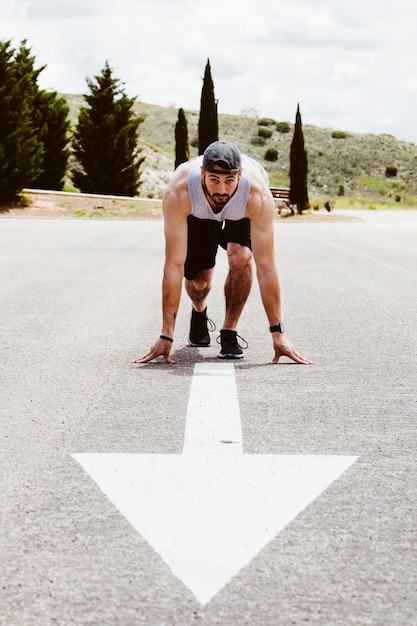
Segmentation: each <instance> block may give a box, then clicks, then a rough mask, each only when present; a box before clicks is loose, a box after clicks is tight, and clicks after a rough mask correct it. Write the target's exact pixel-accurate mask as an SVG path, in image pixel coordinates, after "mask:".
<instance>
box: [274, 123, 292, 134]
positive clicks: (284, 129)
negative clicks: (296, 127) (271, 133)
mask: <svg viewBox="0 0 417 626" xmlns="http://www.w3.org/2000/svg"><path fill="white" fill-rule="evenodd" d="M276 129H277V131H278V132H279V133H289V132H290V130H291V124H290V123H289V122H277V126H276Z"/></svg>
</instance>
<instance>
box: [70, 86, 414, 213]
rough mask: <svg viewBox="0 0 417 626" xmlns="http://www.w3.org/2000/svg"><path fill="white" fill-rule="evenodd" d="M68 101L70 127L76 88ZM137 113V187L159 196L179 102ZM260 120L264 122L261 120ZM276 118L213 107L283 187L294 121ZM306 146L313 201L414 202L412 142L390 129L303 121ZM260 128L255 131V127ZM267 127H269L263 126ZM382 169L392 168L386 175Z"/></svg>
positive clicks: (224, 128) (78, 99)
mask: <svg viewBox="0 0 417 626" xmlns="http://www.w3.org/2000/svg"><path fill="white" fill-rule="evenodd" d="M65 97H66V99H67V101H68V104H69V106H70V118H71V123H72V125H73V127H74V126H75V124H76V121H77V116H78V111H79V109H80V107H81V106H82V105H83V102H84V101H83V97H82V96H80V95H66V96H65ZM135 110H136V111H137V113H138V115H144V116H145V121H144V122H143V123H142V124H141V126H140V129H139V131H140V137H139V146H140V148H142V150H143V151H142V154H143V155H144V156H146V160H145V162H144V164H143V166H142V180H143V184H142V186H141V189H140V192H141V195H142V196H148V197H155V198H158V197H161V196H162V193H163V190H164V189H165V187H166V184H167V183H168V181H169V179H170V177H171V176H172V173H173V171H174V160H175V135H174V131H175V124H176V121H177V117H178V109H177V108H174V107H161V106H157V105H152V104H146V103H143V102H136V104H135ZM185 113H186V117H187V121H188V135H189V141H190V149H191V157H194V156H197V154H198V151H197V148H196V147H193V144H194V145H196V139H197V124H198V118H199V112H198V111H185ZM259 122H262V126H261V125H260V124H259ZM276 122H287V120H279V119H277V120H271V119H259V118H257V117H255V116H253V115H250V114H248V115H245V114H242V115H222V114H219V136H220V138H221V139H225V140H228V141H233V142H234V143H236V144H237V145H238V146H239V148H240V150H241V151H242V152H244V153H246V154H248V155H249V156H251V157H253V158H255V159H257V160H259V161H260V162H261V163H262V164H263V165H264V167H265V169H266V170H267V171H268V173H269V176H270V182H271V185H272V186H285V187H286V186H289V177H288V172H289V154H290V144H291V140H292V136H293V124H292V123H291V122H288V123H287V124H281V125H279V126H281V127H282V128H284V129H285V126H287V127H288V125H289V132H279V130H278V129H277V124H276ZM260 129H268V130H269V131H271V136H270V137H269V138H263V137H260V136H259V134H258V133H259V132H260ZM303 131H304V139H305V145H306V149H307V153H308V167H309V176H308V185H309V194H310V198H311V200H312V201H313V202H316V201H317V202H321V201H325V200H331V201H333V202H334V201H335V200H336V199H338V200H339V202H338V204H339V203H340V202H341V201H342V199H343V197H344V196H346V198H349V199H350V201H351V202H352V201H353V200H359V201H360V200H363V201H368V203H369V202H370V201H373V202H375V203H378V205H384V204H393V203H394V204H395V203H400V205H402V206H404V205H405V206H410V205H413V206H415V205H416V199H417V145H415V144H412V143H407V142H404V141H399V140H397V139H396V138H395V137H392V136H391V135H371V134H359V133H350V132H344V131H343V130H341V129H329V128H319V127H316V126H311V125H304V124H303ZM262 132H264V131H262V130H261V133H262ZM266 134H268V133H266ZM268 148H275V149H276V150H277V152H278V158H277V160H276V161H274V162H270V161H267V160H265V158H264V157H265V153H266V151H267V149H268ZM387 168H391V174H392V173H393V172H395V171H396V172H397V174H396V175H395V176H392V175H391V176H387V175H386V171H387Z"/></svg>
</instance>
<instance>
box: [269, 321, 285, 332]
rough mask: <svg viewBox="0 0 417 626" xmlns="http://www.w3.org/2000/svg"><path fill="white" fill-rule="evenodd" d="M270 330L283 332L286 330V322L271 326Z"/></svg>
mask: <svg viewBox="0 0 417 626" xmlns="http://www.w3.org/2000/svg"><path fill="white" fill-rule="evenodd" d="M269 332H270V333H283V332H284V324H282V323H281V322H280V323H279V324H277V325H276V326H270V327H269Z"/></svg>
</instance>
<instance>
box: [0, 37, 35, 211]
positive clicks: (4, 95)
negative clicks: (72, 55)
mask: <svg viewBox="0 0 417 626" xmlns="http://www.w3.org/2000/svg"><path fill="white" fill-rule="evenodd" d="M42 69H44V68H40V69H35V58H34V57H33V56H32V55H31V50H30V48H28V47H27V45H26V40H23V41H22V42H21V44H20V47H19V49H18V50H15V49H13V48H12V47H11V42H10V41H2V42H0V120H1V124H0V201H1V202H3V203H7V202H10V201H13V200H15V199H16V197H17V196H18V194H19V193H20V192H21V191H22V189H23V188H24V187H28V186H30V185H31V183H32V182H33V181H34V180H35V179H36V178H37V176H39V174H40V173H41V171H42V155H43V147H42V143H41V141H40V139H39V137H38V136H37V133H36V129H35V128H34V124H33V115H32V112H33V107H34V99H35V95H36V91H37V84H36V83H37V79H38V76H39V74H40V72H41V71H42Z"/></svg>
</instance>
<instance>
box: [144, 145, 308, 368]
mask: <svg viewBox="0 0 417 626" xmlns="http://www.w3.org/2000/svg"><path fill="white" fill-rule="evenodd" d="M162 209H163V214H164V231H165V243H166V250H165V264H164V275H163V281H162V318H163V319H162V333H161V335H160V337H159V339H158V340H157V341H156V342H155V343H154V344H153V346H152V347H151V348H150V349H149V351H148V352H147V353H146V354H145V355H143V356H142V357H140V358H138V359H136V361H135V363H147V362H148V361H151V360H152V359H155V358H156V357H158V356H164V357H165V360H166V362H167V363H172V358H171V348H172V342H173V338H174V327H175V320H176V316H177V311H178V308H179V304H180V297H181V289H182V281H183V278H184V276H185V288H186V291H187V293H188V295H189V296H190V299H191V302H192V309H191V321H190V333H189V337H188V345H190V346H193V347H208V346H210V343H211V342H210V335H209V326H210V322H211V320H210V319H209V318H208V315H207V306H206V298H207V296H208V294H209V292H210V288H211V281H212V275H213V270H214V265H215V260H216V254H217V249H218V246H219V244H220V246H221V247H223V248H224V249H225V250H226V251H227V258H228V263H229V273H228V276H227V278H226V283H225V287H224V291H225V297H226V314H225V318H224V323H223V327H222V330H221V331H220V343H221V349H220V353H219V355H218V356H219V357H220V358H222V359H240V358H242V357H243V350H242V347H241V345H240V343H239V336H238V334H237V330H236V329H237V324H238V321H239V318H240V315H241V313H242V310H243V307H244V305H245V303H246V300H247V298H248V296H249V292H250V289H251V285H252V256H253V258H254V260H255V264H256V274H257V279H258V283H259V288H260V293H261V297H262V302H263V305H264V309H265V313H266V316H267V318H268V321H269V330H270V332H271V337H272V342H273V349H274V357H273V360H272V363H277V362H278V361H279V359H280V357H281V356H284V355H285V356H288V357H289V358H291V359H292V360H293V361H295V362H296V363H301V364H309V363H311V361H309V360H307V359H305V358H304V357H303V356H301V354H299V353H298V352H297V351H296V350H295V348H294V347H293V346H292V344H291V343H290V342H289V341H288V339H287V338H286V337H285V335H284V327H283V323H282V318H281V298H280V284H279V278H278V272H277V268H276V264H275V256H274V229H273V218H274V212H275V206H274V202H273V198H272V194H271V192H270V190H269V185H268V176H267V173H266V171H265V170H264V168H263V167H262V166H261V165H260V164H259V163H257V162H256V161H254V160H253V159H251V158H250V157H248V156H246V155H242V154H241V153H240V151H239V150H238V148H237V147H236V146H235V145H234V144H233V143H230V142H226V141H216V142H214V143H212V144H211V145H210V146H209V147H208V148H207V149H206V151H205V152H204V155H203V156H202V157H198V158H197V159H194V160H192V161H188V162H187V163H183V164H182V165H180V166H179V167H178V168H177V170H176V171H175V173H174V176H173V178H172V180H171V182H170V183H169V185H168V187H167V190H166V193H165V195H164V199H163V204H162Z"/></svg>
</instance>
